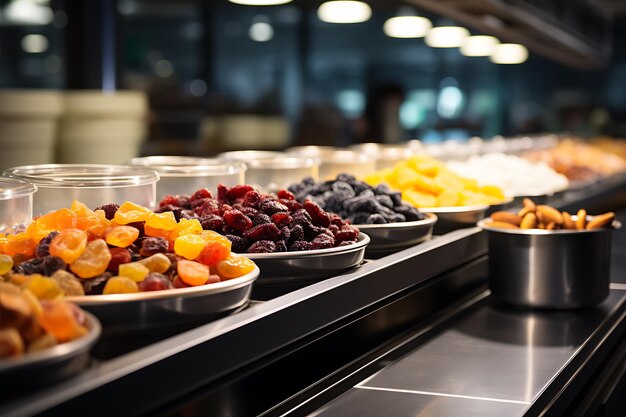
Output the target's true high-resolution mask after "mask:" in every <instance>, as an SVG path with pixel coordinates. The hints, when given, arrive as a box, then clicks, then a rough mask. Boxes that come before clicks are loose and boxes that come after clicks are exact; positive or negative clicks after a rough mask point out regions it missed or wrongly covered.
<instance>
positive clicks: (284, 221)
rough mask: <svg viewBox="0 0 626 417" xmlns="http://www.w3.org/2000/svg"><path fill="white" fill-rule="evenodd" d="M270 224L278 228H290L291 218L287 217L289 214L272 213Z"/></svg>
mask: <svg viewBox="0 0 626 417" xmlns="http://www.w3.org/2000/svg"><path fill="white" fill-rule="evenodd" d="M272 222H273V223H274V224H275V225H276V226H277V227H278V228H283V227H285V226H291V224H292V223H293V218H292V217H291V216H290V215H289V213H282V212H281V213H274V214H272Z"/></svg>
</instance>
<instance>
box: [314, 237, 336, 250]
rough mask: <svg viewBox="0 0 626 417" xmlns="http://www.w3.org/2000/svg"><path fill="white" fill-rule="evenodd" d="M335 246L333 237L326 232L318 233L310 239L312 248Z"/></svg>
mask: <svg viewBox="0 0 626 417" xmlns="http://www.w3.org/2000/svg"><path fill="white" fill-rule="evenodd" d="M334 246H335V239H334V238H333V237H331V236H328V235H327V234H320V235H318V236H317V237H316V238H315V239H313V240H312V241H311V248H313V249H329V248H332V247H334Z"/></svg>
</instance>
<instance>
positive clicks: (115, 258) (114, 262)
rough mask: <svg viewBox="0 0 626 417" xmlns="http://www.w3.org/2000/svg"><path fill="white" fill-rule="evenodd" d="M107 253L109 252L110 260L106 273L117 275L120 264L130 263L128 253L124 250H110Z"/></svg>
mask: <svg viewBox="0 0 626 417" xmlns="http://www.w3.org/2000/svg"><path fill="white" fill-rule="evenodd" d="M109 252H111V260H110V261H109V265H108V266H107V271H111V272H114V273H116V274H117V271H118V269H119V267H120V265H121V264H127V263H129V262H130V261H131V256H130V252H129V251H128V250H127V249H125V248H110V249H109Z"/></svg>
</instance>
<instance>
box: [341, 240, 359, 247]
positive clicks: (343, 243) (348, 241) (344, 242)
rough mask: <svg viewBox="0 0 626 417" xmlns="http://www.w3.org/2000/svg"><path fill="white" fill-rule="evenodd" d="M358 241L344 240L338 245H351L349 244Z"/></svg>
mask: <svg viewBox="0 0 626 417" xmlns="http://www.w3.org/2000/svg"><path fill="white" fill-rule="evenodd" d="M355 243H356V240H344V241H342V242H339V244H338V245H337V247H339V246H349V245H354V244H355Z"/></svg>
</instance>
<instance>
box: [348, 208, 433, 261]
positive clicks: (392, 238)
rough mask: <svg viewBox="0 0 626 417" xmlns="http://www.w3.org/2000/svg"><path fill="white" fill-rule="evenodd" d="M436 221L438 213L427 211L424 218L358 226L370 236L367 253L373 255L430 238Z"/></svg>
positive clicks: (382, 253) (396, 249) (392, 250)
mask: <svg viewBox="0 0 626 417" xmlns="http://www.w3.org/2000/svg"><path fill="white" fill-rule="evenodd" d="M435 223H437V215H435V214H433V213H426V218H425V219H424V220H418V221H413V222H402V223H387V224H359V225H356V227H358V228H359V230H361V231H362V232H364V233H365V234H367V235H368V236H369V238H370V243H369V245H367V248H366V249H365V254H366V255H367V256H368V257H371V256H380V255H385V254H389V253H391V252H395V251H398V250H402V249H406V248H408V247H410V246H413V245H417V244H418V243H421V242H424V241H427V240H430V238H431V237H432V235H433V229H434V226H435Z"/></svg>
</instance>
